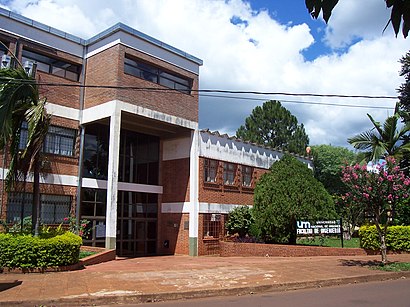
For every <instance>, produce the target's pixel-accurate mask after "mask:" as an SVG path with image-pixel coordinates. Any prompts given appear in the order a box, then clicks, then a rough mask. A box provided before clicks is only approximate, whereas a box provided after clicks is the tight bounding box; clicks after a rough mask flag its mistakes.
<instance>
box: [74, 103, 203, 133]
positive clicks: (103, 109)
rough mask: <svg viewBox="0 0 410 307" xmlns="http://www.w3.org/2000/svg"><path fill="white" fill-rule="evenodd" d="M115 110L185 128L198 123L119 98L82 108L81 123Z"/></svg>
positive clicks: (100, 117)
mask: <svg viewBox="0 0 410 307" xmlns="http://www.w3.org/2000/svg"><path fill="white" fill-rule="evenodd" d="M115 110H120V111H124V112H127V113H131V114H135V115H139V116H143V117H146V118H150V119H155V120H158V121H161V122H165V123H168V124H172V125H177V126H180V127H184V128H187V129H191V130H195V129H198V123H197V122H194V121H190V120H187V119H184V118H181V117H176V116H173V115H169V114H166V113H162V112H158V111H154V110H151V109H148V108H144V107H140V106H137V105H134V104H131V103H127V102H124V101H121V100H111V101H108V102H105V103H103V104H99V105H97V106H94V107H91V108H87V109H84V110H83V114H82V115H83V116H82V122H81V124H86V123H90V122H94V121H97V120H100V119H103V118H107V117H110V116H111V115H113V114H114V111H115Z"/></svg>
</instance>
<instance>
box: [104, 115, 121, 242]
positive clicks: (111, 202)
mask: <svg viewBox="0 0 410 307" xmlns="http://www.w3.org/2000/svg"><path fill="white" fill-rule="evenodd" d="M120 131H121V110H120V109H119V108H117V107H116V108H115V109H114V112H113V114H112V115H111V117H110V145H109V146H110V147H109V150H108V180H107V214H106V228H105V248H109V249H115V248H116V241H117V198H118V164H119V155H120Z"/></svg>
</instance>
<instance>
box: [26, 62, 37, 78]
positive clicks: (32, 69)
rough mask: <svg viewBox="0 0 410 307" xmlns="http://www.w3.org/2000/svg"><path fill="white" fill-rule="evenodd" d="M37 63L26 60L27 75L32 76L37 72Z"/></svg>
mask: <svg viewBox="0 0 410 307" xmlns="http://www.w3.org/2000/svg"><path fill="white" fill-rule="evenodd" d="M36 66H37V65H36V64H35V63H33V62H32V61H25V62H24V65H23V67H24V70H25V71H26V73H27V75H29V76H30V77H34V75H35V73H36V69H35V68H36Z"/></svg>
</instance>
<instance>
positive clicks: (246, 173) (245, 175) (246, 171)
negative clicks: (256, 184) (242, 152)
mask: <svg viewBox="0 0 410 307" xmlns="http://www.w3.org/2000/svg"><path fill="white" fill-rule="evenodd" d="M252 173H253V169H252V167H250V166H244V165H243V166H242V186H244V187H250V186H251V185H252Z"/></svg>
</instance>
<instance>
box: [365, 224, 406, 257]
mask: <svg viewBox="0 0 410 307" xmlns="http://www.w3.org/2000/svg"><path fill="white" fill-rule="evenodd" d="M359 237H360V246H361V247H362V248H365V249H370V250H379V249H380V239H379V235H378V233H377V229H376V226H362V227H360V229H359ZM386 245H387V249H388V250H392V251H406V252H408V251H410V226H390V227H388V228H387V234H386Z"/></svg>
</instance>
